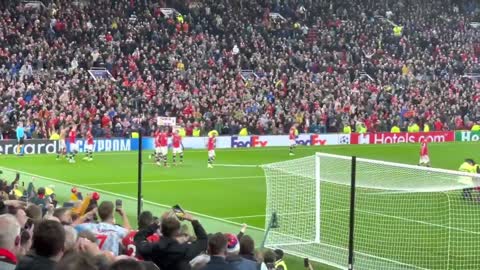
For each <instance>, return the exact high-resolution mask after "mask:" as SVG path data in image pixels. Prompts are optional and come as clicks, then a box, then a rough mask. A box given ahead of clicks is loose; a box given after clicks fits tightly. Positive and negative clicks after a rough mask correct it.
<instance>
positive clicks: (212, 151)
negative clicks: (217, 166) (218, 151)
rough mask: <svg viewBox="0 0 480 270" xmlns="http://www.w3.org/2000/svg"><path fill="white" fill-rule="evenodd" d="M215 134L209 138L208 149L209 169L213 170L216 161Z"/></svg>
mask: <svg viewBox="0 0 480 270" xmlns="http://www.w3.org/2000/svg"><path fill="white" fill-rule="evenodd" d="M215 141H216V139H215V133H212V135H211V136H210V137H208V142H207V149H208V168H213V161H214V160H215Z"/></svg>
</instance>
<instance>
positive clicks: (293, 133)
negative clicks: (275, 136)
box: [288, 124, 298, 156]
mask: <svg viewBox="0 0 480 270" xmlns="http://www.w3.org/2000/svg"><path fill="white" fill-rule="evenodd" d="M297 134H298V130H297V124H293V126H292V127H291V128H290V131H289V132H288V139H289V140H290V152H289V155H290V156H294V155H295V154H294V153H293V150H294V149H295V147H296V146H297V141H296V139H297Z"/></svg>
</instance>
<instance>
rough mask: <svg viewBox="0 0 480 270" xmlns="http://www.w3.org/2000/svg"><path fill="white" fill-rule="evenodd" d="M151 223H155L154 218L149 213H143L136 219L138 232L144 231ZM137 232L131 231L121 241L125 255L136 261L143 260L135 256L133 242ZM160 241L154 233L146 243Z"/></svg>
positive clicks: (158, 236)
mask: <svg viewBox="0 0 480 270" xmlns="http://www.w3.org/2000/svg"><path fill="white" fill-rule="evenodd" d="M153 222H155V217H153V215H152V213H151V212H150V211H143V212H142V213H140V216H139V217H138V230H143V229H146V228H147V227H148V226H150V225H151V224H152V223H153ZM138 230H133V231H131V232H130V233H129V234H127V236H125V237H124V238H123V239H122V244H123V246H124V247H125V248H126V252H125V253H126V255H127V256H130V257H136V258H137V259H143V258H141V257H139V255H138V254H136V247H135V242H134V241H133V239H134V237H135V235H136V234H137V232H138ZM159 240H160V234H158V233H154V234H152V235H150V236H149V237H147V241H148V242H150V243H154V242H158V241H159Z"/></svg>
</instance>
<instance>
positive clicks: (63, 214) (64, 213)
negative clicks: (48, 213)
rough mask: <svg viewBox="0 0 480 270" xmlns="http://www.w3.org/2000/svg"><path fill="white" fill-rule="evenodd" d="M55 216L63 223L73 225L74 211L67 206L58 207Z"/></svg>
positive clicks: (54, 212)
mask: <svg viewBox="0 0 480 270" xmlns="http://www.w3.org/2000/svg"><path fill="white" fill-rule="evenodd" d="M53 216H54V217H56V218H58V220H60V223H62V225H72V213H71V210H70V209H69V208H67V207H61V208H56V209H55V210H54V211H53Z"/></svg>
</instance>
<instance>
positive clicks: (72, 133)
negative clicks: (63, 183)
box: [68, 125, 78, 163]
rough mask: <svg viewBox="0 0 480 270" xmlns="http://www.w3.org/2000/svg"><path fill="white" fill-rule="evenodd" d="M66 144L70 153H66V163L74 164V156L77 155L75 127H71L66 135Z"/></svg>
mask: <svg viewBox="0 0 480 270" xmlns="http://www.w3.org/2000/svg"><path fill="white" fill-rule="evenodd" d="M68 143H69V147H70V149H69V150H70V151H69V153H68V161H69V162H70V163H75V155H77V153H78V144H77V126H75V125H73V126H72V128H71V129H70V132H69V133H68Z"/></svg>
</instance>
